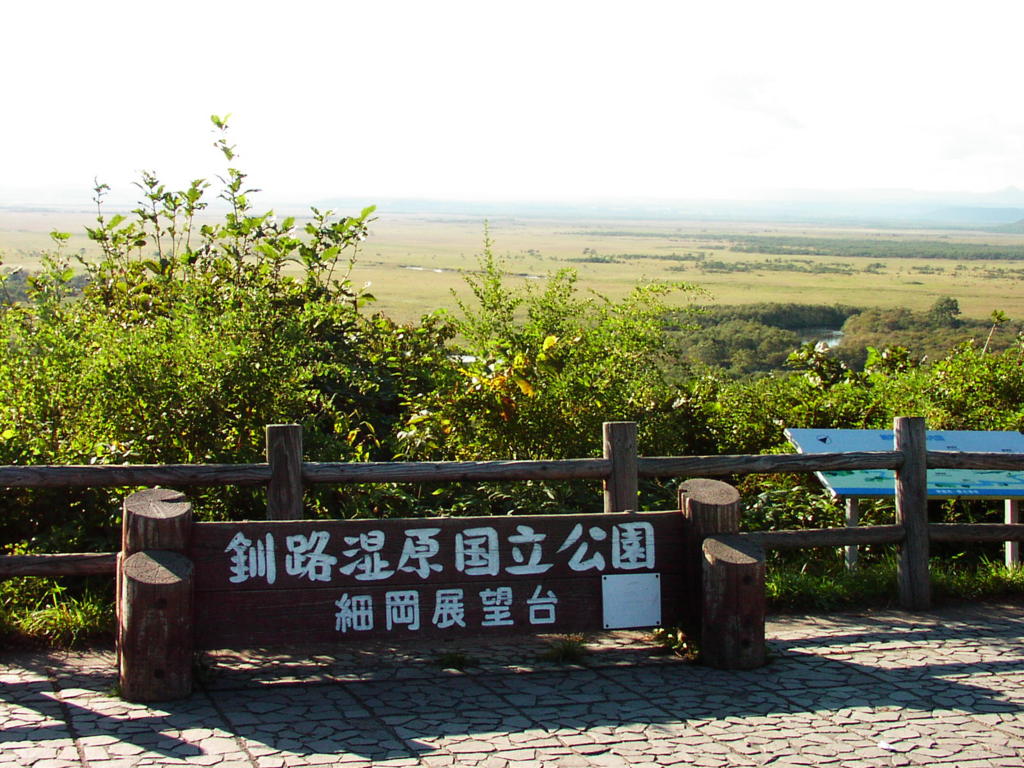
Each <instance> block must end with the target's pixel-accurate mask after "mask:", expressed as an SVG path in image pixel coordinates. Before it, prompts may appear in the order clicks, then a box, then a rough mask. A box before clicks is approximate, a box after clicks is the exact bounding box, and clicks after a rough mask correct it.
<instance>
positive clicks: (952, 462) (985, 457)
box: [927, 451, 1024, 472]
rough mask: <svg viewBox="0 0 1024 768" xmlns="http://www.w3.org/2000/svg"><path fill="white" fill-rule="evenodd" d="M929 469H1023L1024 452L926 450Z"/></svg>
mask: <svg viewBox="0 0 1024 768" xmlns="http://www.w3.org/2000/svg"><path fill="white" fill-rule="evenodd" d="M927 462H928V468H929V469H1001V470H1008V471H1011V472H1013V471H1018V472H1019V471H1022V470H1024V453H996V452H987V453H974V452H966V451H928V457H927Z"/></svg>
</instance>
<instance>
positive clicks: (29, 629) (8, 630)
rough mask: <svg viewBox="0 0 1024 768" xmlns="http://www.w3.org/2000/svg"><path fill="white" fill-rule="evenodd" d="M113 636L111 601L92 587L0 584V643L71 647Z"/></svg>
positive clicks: (27, 581)
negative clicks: (70, 587) (42, 643)
mask: <svg viewBox="0 0 1024 768" xmlns="http://www.w3.org/2000/svg"><path fill="white" fill-rule="evenodd" d="M113 634H114V604H113V601H112V600H111V598H110V596H109V595H106V594H103V593H102V592H101V591H100V590H98V589H97V588H96V587H95V586H94V585H92V584H88V583H87V584H85V585H84V588H82V585H77V588H75V589H68V588H67V587H65V586H63V585H61V584H60V583H58V582H57V581H56V580H54V579H43V578H38V577H23V578H15V579H7V580H5V581H0V640H4V641H5V642H6V643H8V644H14V643H19V644H25V643H32V642H44V643H46V644H48V645H56V646H60V647H65V648H72V647H76V646H79V645H82V644H84V643H89V642H93V641H104V642H109V640H110V639H111V637H112V636H113Z"/></svg>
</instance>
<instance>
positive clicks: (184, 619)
mask: <svg viewBox="0 0 1024 768" xmlns="http://www.w3.org/2000/svg"><path fill="white" fill-rule="evenodd" d="M191 527H192V505H191V503H189V502H188V500H187V499H186V498H185V497H184V496H183V495H182V494H180V493H178V492H177V491H172V490H169V489H163V488H151V489H147V490H144V491H139V492H138V493H133V494H132V495H131V496H129V497H128V498H127V499H125V502H124V520H123V524H122V531H121V552H120V553H119V554H118V557H117V566H118V567H117V657H118V678H119V684H120V687H121V693H122V695H123V696H124V697H125V698H126V699H128V700H130V701H164V700H170V699H180V698H184V697H185V696H188V695H189V694H190V693H191V691H192V648H193V639H192V621H193V618H192V563H191V562H190V561H189V560H188V558H187V557H185V555H184V554H183V553H184V551H185V549H186V548H187V547H188V542H189V536H190V534H191Z"/></svg>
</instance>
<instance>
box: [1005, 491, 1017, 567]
mask: <svg viewBox="0 0 1024 768" xmlns="http://www.w3.org/2000/svg"><path fill="white" fill-rule="evenodd" d="M1003 522H1005V523H1006V524H1007V525H1011V524H1016V523H1020V522H1021V517H1020V499H1006V507H1005V510H1004V513H1003ZM1005 555H1006V567H1007V568H1019V567H1020V542H1019V541H1008V542H1006V551H1005Z"/></svg>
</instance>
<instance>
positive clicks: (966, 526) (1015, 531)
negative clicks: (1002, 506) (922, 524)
mask: <svg viewBox="0 0 1024 768" xmlns="http://www.w3.org/2000/svg"><path fill="white" fill-rule="evenodd" d="M928 536H929V538H930V539H931V540H932V541H1018V542H1019V541H1024V524H1021V523H1016V524H1009V525H1007V524H1005V523H931V524H930V525H929V526H928Z"/></svg>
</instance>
